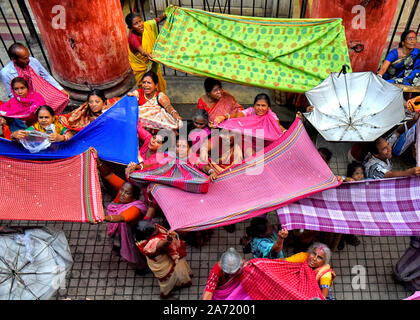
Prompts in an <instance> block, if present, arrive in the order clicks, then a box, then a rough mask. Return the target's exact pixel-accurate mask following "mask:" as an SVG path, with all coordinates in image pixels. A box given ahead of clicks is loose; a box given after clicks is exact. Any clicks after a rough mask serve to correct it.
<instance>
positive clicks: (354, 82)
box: [304, 66, 405, 141]
mask: <svg viewBox="0 0 420 320" xmlns="http://www.w3.org/2000/svg"><path fill="white" fill-rule="evenodd" d="M345 71H346V70H345V66H343V71H342V72H340V73H332V74H331V75H330V76H329V77H328V78H327V79H325V80H324V81H323V82H322V83H320V84H319V85H318V86H316V87H315V88H313V89H311V90H309V91H307V92H306V93H305V95H306V97H307V98H308V101H309V103H310V104H311V105H312V106H314V110H313V112H308V113H305V114H304V115H305V117H306V118H307V119H308V120H309V122H310V123H311V124H312V125H313V126H314V127H315V128H316V129H317V130H318V132H319V133H320V134H321V135H322V136H323V137H324V139H325V140H327V141H374V140H375V139H376V138H378V137H380V136H381V135H382V134H384V133H385V132H387V131H388V130H389V129H391V128H392V127H394V126H395V125H397V124H399V123H400V122H401V121H402V120H403V119H404V118H405V113H404V99H403V90H402V89H400V88H398V87H396V86H394V85H392V84H390V83H388V82H387V81H385V80H383V79H382V78H380V77H378V76H377V75H375V74H374V73H372V72H354V73H347V74H346V72H345Z"/></svg>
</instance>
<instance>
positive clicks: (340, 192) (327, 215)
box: [277, 176, 420, 236]
mask: <svg viewBox="0 0 420 320" xmlns="http://www.w3.org/2000/svg"><path fill="white" fill-rule="evenodd" d="M277 213H278V216H279V220H280V223H281V224H282V226H284V227H286V228H287V229H288V230H293V229H308V230H316V231H324V232H334V233H346V234H357V235H367V236H415V235H417V236H418V235H420V177H416V176H413V177H407V178H393V179H381V180H363V181H357V182H348V183H343V184H342V185H340V186H339V187H337V188H334V189H328V190H325V191H322V192H319V193H316V194H313V195H311V196H309V197H307V198H304V199H301V200H299V201H297V202H294V203H291V204H289V205H287V206H284V207H281V208H280V209H278V210H277Z"/></svg>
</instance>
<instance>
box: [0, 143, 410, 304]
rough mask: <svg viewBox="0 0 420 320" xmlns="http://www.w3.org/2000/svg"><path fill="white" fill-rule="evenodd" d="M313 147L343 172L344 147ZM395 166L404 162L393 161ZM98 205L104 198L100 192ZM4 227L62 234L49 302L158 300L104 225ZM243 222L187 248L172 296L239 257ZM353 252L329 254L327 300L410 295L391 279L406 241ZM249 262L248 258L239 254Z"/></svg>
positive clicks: (182, 295)
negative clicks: (65, 253) (187, 274)
mask: <svg viewBox="0 0 420 320" xmlns="http://www.w3.org/2000/svg"><path fill="white" fill-rule="evenodd" d="M317 144H318V146H329V148H330V149H331V150H332V151H333V152H334V155H333V158H332V161H331V168H332V170H333V171H334V172H335V173H336V174H344V173H345V166H346V164H345V154H346V152H347V149H348V145H346V144H334V145H332V144H329V143H326V142H325V141H322V140H320V139H319V140H318V143H317ZM395 165H396V166H402V167H403V166H407V165H408V164H407V163H404V162H402V161H395ZM103 201H104V206H106V205H107V204H108V203H109V202H110V201H111V197H110V195H108V194H106V193H104V197H103ZM4 223H5V224H10V225H13V226H16V225H37V226H44V225H45V226H48V227H51V228H55V229H59V230H63V231H64V232H65V234H66V236H67V239H68V242H69V245H70V248H71V252H72V255H73V259H74V264H73V267H72V269H71V272H69V274H68V276H67V280H66V285H65V287H64V288H61V289H60V290H59V291H58V292H57V295H56V297H55V299H65V298H70V299H85V298H89V299H94V300H103V299H106V300H151V299H153V300H155V299H159V285H158V283H157V280H156V279H155V278H154V277H153V275H152V274H151V273H149V274H146V275H137V274H135V272H134V270H133V269H132V268H131V267H130V266H129V265H128V264H127V263H126V262H125V261H124V260H122V259H120V258H119V257H118V256H116V255H114V254H113V253H112V252H111V247H110V243H109V239H108V237H107V235H106V225H105V224H103V223H102V224H98V225H90V224H86V223H85V224H82V223H62V222H47V223H45V222H25V221H23V222H17V221H4ZM248 224H249V221H244V222H241V223H238V224H237V225H236V231H235V232H234V233H228V232H227V231H226V230H225V229H223V228H216V229H213V230H214V231H213V234H212V236H211V239H210V243H209V244H207V245H204V246H202V247H201V248H195V247H192V246H188V247H187V252H188V255H187V261H188V263H189V264H190V266H191V268H192V270H193V272H194V277H193V284H192V286H191V287H190V288H184V289H181V290H179V291H176V292H175V293H174V296H176V297H178V298H179V299H181V300H196V299H200V297H201V295H202V292H203V290H204V286H205V283H206V281H207V277H208V275H209V272H210V270H211V268H212V267H213V265H214V264H215V263H216V262H217V261H218V259H219V257H220V255H221V253H223V252H224V251H225V250H226V249H228V248H229V247H234V248H236V249H237V250H238V251H239V252H242V251H241V250H242V248H241V246H240V245H239V239H240V238H241V237H242V236H243V235H244V234H245V227H246V226H247V225H248ZM360 240H361V244H360V245H359V246H358V247H353V246H349V245H346V246H345V248H344V249H343V250H342V251H336V252H334V253H333V255H332V261H331V265H332V267H333V268H334V270H335V272H336V274H337V278H336V280H335V282H334V286H333V290H332V292H333V295H334V296H335V297H336V298H337V299H339V300H360V299H363V300H378V299H379V300H391V299H403V298H406V297H408V296H409V295H410V292H407V291H406V290H405V289H404V288H403V287H402V286H401V285H398V284H395V283H394V281H393V280H392V277H391V273H392V268H393V266H394V265H395V264H396V262H397V260H398V259H399V257H400V256H401V255H402V253H403V252H404V250H405V249H406V248H407V246H408V242H409V238H408V237H367V236H366V237H365V236H364V237H360ZM284 251H285V255H286V256H288V255H291V254H292V253H293V251H292V248H291V246H288V245H287V243H286V244H285V249H284ZM245 258H246V259H249V258H251V255H250V254H247V255H245ZM361 271H362V272H366V273H365V275H366V280H367V283H366V286H365V287H364V288H358V287H357V286H352V283H355V284H356V285H357V284H358V283H359V282H358V281H357V278H355V276H356V275H357V274H356V273H358V274H361Z"/></svg>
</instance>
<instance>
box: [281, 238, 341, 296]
mask: <svg viewBox="0 0 420 320" xmlns="http://www.w3.org/2000/svg"><path fill="white" fill-rule="evenodd" d="M330 259H331V250H330V249H329V248H328V247H327V246H326V245H325V244H323V243H319V242H316V243H314V244H313V245H311V246H310V247H309V248H308V251H307V252H300V253H296V254H294V255H292V256H290V257H288V258H286V259H284V260H286V261H288V262H297V263H302V262H307V263H308V265H309V267H311V268H312V270H313V271H314V273H315V275H316V280H317V281H318V284H319V286H320V288H321V292H322V295H323V296H324V297H325V298H327V299H328V298H330V289H331V286H332V283H333V281H334V278H335V273H334V271H333V270H332V269H331V267H330V265H329V262H330Z"/></svg>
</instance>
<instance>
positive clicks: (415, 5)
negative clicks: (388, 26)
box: [385, 0, 420, 56]
mask: <svg viewBox="0 0 420 320" xmlns="http://www.w3.org/2000/svg"><path fill="white" fill-rule="evenodd" d="M406 5H407V0H403V3H402V4H401V8H400V11H399V13H398V18H397V21H396V22H395V26H394V30H393V31H392V36H391V40H390V41H389V45H388V49H387V51H386V53H385V56H387V55H388V53H389V51H390V50H391V47H392V43H393V41H394V37H395V34H396V33H397V30H398V28H399V27H400V20H401V16H402V15H403V13H404V12H405V11H406V10H407V9H410V8H409V7H407V6H406ZM418 7H419V0H415V1H414V3H413V6H412V7H411V9H410V14H409V17H408V19H407V22H406V24H405V26H404V31H407V30H410V29H412V28H414V31H416V33H418V32H419V28H420V23H419V24H418V25H417V28H416V26H412V24H413V20H414V17H415V16H416V13H417V9H418ZM419 15H420V12H419V13H417V16H419Z"/></svg>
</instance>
